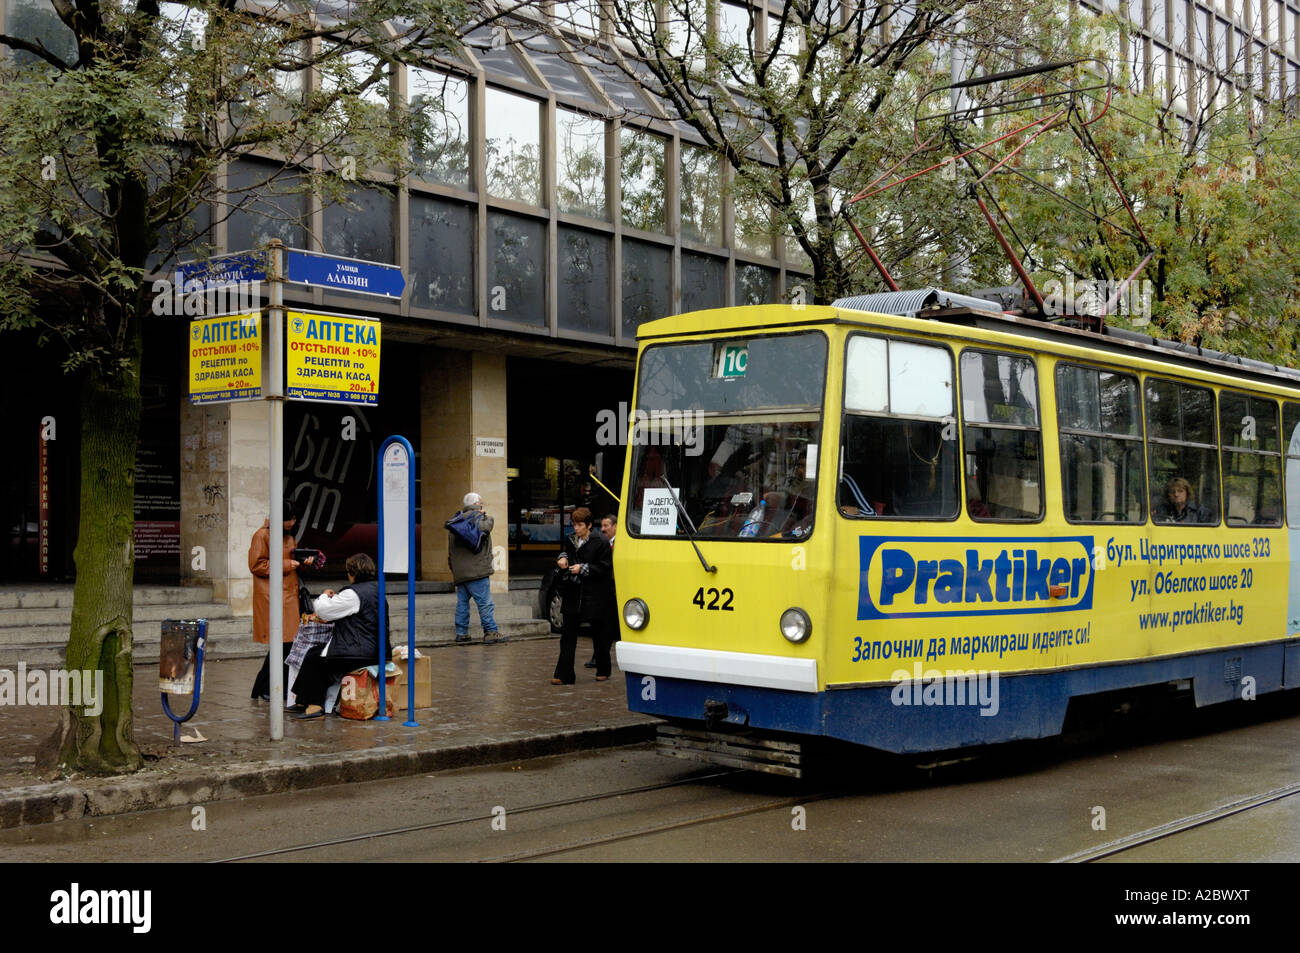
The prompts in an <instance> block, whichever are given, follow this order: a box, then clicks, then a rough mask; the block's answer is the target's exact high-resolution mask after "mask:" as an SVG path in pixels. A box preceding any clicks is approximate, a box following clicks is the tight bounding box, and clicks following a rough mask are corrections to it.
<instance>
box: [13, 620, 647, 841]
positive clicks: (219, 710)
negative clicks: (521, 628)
mask: <svg viewBox="0 0 1300 953" xmlns="http://www.w3.org/2000/svg"><path fill="white" fill-rule="evenodd" d="M584 649H585V642H584V643H580V644H579V646H578V659H579V663H581V662H582V661H585V659H586V658H587V656H585V655H583V654H582V653H583V650H584ZM558 651H559V643H558V639H555V638H544V639H535V640H523V641H512V642H506V643H501V644H494V645H484V644H482V643H481V642H474V643H472V644H470V645H458V646H457V645H453V646H446V647H439V648H433V649H426V650H423V654H425V655H428V656H429V657H430V659H431V660H432V661H431V666H430V667H431V670H432V689H433V691H432V696H433V699H432V700H433V707H432V708H427V709H419V710H417V712H416V720H417V721H418V722H419V723H420V726H419V727H418V728H405V727H403V726H402V722H403V721H405V720H406V713H405V712H403V711H398V712H397V713H396V714H395V716H394V718H393V720H392V721H389V722H378V721H351V720H348V719H344V718H338V717H335V716H327V717H325V718H318V719H314V720H310V721H298V720H295V719H294V718H292V717H291V716H289V715H286V716H285V725H284V739H283V740H282V741H279V742H272V741H271V740H270V722H269V713H268V705H267V703H266V702H259V701H253V700H251V699H250V698H249V691H250V689H251V688H252V684H253V677H254V676H255V675H256V674H257V670H258V668H259V667H260V666H261V660H260V659H232V660H228V661H208V662H205V664H204V668H205V673H204V686H203V693H202V698H201V700H200V704H199V710H198V713H197V714H196V715H195V716H194V717H193V718H192V719H190V720H189V721H188V722H185V723H184V724H183V725H182V726H181V734H182V735H186V734H191V735H192V734H193V733H194V729H196V728H197V729H198V731H199V732H200V733H202V735H203V736H204V737H205V738H206V739H207V740H206V741H204V742H200V743H196V744H175V743H173V742H172V722H171V721H170V720H169V719H168V718H167V716H166V715H165V714H164V713H163V710H162V704H161V700H160V696H159V692H158V667H157V664H156V663H141V664H140V665H138V666H137V667H136V673H135V739H136V742H137V744H139V746H140V749H141V751H142V752H143V753H144V755H145V762H146V763H145V767H144V769H143V770H142V771H140V772H138V773H136V774H129V775H117V776H114V777H108V778H98V777H95V778H91V777H78V778H72V779H69V780H62V781H50V780H48V779H43V778H41V777H40V776H39V775H38V773H37V771H36V766H35V752H36V749H37V746H38V745H39V744H40V743H41V742H42V741H44V740H45V739H47V738H48V737H50V735H52V733H53V732H54V731H55V729H56V728H57V727H58V724H59V719H60V715H61V712H62V709H61V708H55V707H30V706H4V707H0V739H3V740H0V828H7V827H18V826H21V825H26V824H38V823H45V822H49V821H61V820H69V819H73V818H78V817H85V816H98V815H106V814H121V813H127V812H130V811H140V810H147V809H150V808H158V807H174V806H178V805H185V804H199V803H203V802H207V801H221V800H230V799H236V798H244V797H252V796H256V795H260V794H276V793H282V792H287V791H297V790H303V789H306V788H313V787H320V786H324V785H330V784H341V783H345V782H349V781H373V780H377V779H380V778H390V777H399V776H403V775H410V774H418V773H424V772H428V771H437V770H443V769H447V768H455V767H465V766H469V765H479V764H494V763H500V762H506V761H515V760H522V759H526V758H537V757H542V756H545V755H552V754H561V753H564V752H569V751H578V750H583V749H586V748H600V747H609V746H614V745H622V744H633V743H637V742H641V741H645V740H649V739H650V738H652V737H653V736H654V724H655V720H654V719H652V718H649V717H646V716H644V715H639V714H634V713H632V712H629V711H628V709H627V694H626V688H625V680H624V678H623V675H622V673H621V672H619V671H618V669H617V667H616V668H615V669H614V674H613V677H612V678H610V680H609V681H607V682H596V681H595V680H594V672H593V671H592V670H591V669H584V668H581V667H580V668H579V669H578V673H579V674H578V683H577V684H576V685H568V686H555V685H551V684H550V679H551V671H552V670H553V668H554V667H555V658H556V655H557V653H558ZM403 693H404V690H403ZM189 701H190V696H188V695H176V696H169V703H170V704H171V706H172V710H173V711H174V712H177V713H184V712H185V711H188V710H189Z"/></svg>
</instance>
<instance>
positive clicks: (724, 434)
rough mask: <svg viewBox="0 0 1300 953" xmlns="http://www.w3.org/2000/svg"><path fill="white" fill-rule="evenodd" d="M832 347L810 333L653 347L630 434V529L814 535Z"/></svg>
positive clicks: (719, 535) (726, 535)
mask: <svg viewBox="0 0 1300 953" xmlns="http://www.w3.org/2000/svg"><path fill="white" fill-rule="evenodd" d="M826 347H827V345H826V337H825V336H824V335H823V334H821V333H817V332H803V333H794V334H781V335H769V336H762V337H759V336H751V337H738V338H735V339H727V340H721V341H707V342H693V343H688V344H662V345H654V346H652V347H648V348H646V350H645V351H644V352H643V353H642V355H641V368H640V376H639V379H638V382H637V395H638V400H637V408H636V412H635V417H634V420H633V421H632V425H633V426H632V434H631V438H630V439H631V440H632V443H633V452H632V474H633V476H632V482H631V498H630V500H629V501H628V513H627V527H628V531H629V532H630V533H632V534H633V535H637V536H676V537H682V538H685V536H686V535H687V533H688V532H689V533H691V534H693V535H695V536H696V537H697V538H701V539H741V540H749V539H786V540H789V539H803V538H806V537H807V536H808V534H809V533H811V532H812V524H813V513H814V512H815V510H816V505H815V504H816V500H817V457H818V451H819V449H820V446H819V444H820V435H821V419H822V411H821V407H822V398H823V395H824V393H825V384H826ZM674 497H676V501H675V500H674ZM677 502H680V504H681V509H680V510H679V509H678V507H677V505H676V503H677ZM682 511H684V516H683V512H682Z"/></svg>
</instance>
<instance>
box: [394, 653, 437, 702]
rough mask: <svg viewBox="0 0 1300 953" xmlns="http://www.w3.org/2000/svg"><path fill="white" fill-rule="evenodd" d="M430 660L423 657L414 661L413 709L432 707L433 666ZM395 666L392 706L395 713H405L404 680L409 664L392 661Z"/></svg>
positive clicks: (405, 693)
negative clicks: (395, 674) (395, 676)
mask: <svg viewBox="0 0 1300 953" xmlns="http://www.w3.org/2000/svg"><path fill="white" fill-rule="evenodd" d="M431 662H432V660H431V659H429V658H428V656H425V657H423V658H418V659H416V660H415V707H416V708H417V709H420V708H432V707H433V666H432V664H431ZM393 664H394V665H396V666H397V687H396V690H395V691H394V692H393V705H394V706H395V708H396V710H397V711H406V696H407V688H406V679H407V674H408V665H409V663H407V662H404V661H402V660H401V659H393Z"/></svg>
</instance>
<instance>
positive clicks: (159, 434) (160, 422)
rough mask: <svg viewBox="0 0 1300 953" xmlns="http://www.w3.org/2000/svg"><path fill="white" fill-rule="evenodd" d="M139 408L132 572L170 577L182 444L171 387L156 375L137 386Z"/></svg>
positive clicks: (177, 545) (174, 569)
mask: <svg viewBox="0 0 1300 953" xmlns="http://www.w3.org/2000/svg"><path fill="white" fill-rule="evenodd" d="M142 392H143V393H142V396H143V398H144V408H143V413H142V414H141V419H140V443H139V446H138V447H137V448H136V454H135V530H134V533H133V540H134V546H135V572H136V576H137V577H143V578H153V579H168V580H172V579H175V578H176V577H177V576H178V574H179V572H180V559H181V448H180V434H179V431H178V428H177V425H176V420H175V417H174V416H173V414H172V413H170V412H169V408H168V406H167V401H168V396H169V394H170V393H171V392H172V391H171V388H168V387H167V386H166V385H165V384H163V383H161V382H160V381H157V380H148V379H146V381H145V382H144V386H143V387H142Z"/></svg>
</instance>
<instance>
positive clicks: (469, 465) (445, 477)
mask: <svg viewBox="0 0 1300 953" xmlns="http://www.w3.org/2000/svg"><path fill="white" fill-rule="evenodd" d="M420 408H421V416H420V513H421V519H422V523H423V527H424V529H423V532H422V533H421V543H420V544H421V547H422V550H421V559H422V564H423V567H424V578H425V579H433V580H438V581H442V582H451V570H450V569H449V568H448V566H447V531H446V530H444V529H443V528H442V524H443V523H444V522H445V521H446V520H448V519H449V518H450V517H451V515H452V514H453V513H455V512H456V511H457V510H459V509H460V505H461V500H462V499H463V498H464V496H465V494H466V493H469V492H470V491H471V490H472V491H473V492H475V493H478V494H480V495H481V496H482V497H483V504H484V506H485V507H486V509H487V512H488V513H489V514H490V515H491V516H492V517H493V518H494V519H495V520H496V527H495V528H494V529H493V531H492V545H493V548H494V550H495V556H494V560H495V569H496V571H495V572H494V573H493V575H492V591H493V592H505V591H506V590H507V589H508V588H509V576H508V572H509V563H508V555H507V553H508V546H507V543H508V541H509V532H510V531H509V527H508V524H509V522H510V513H509V510H508V500H507V496H506V457H505V456H484V455H480V454H482V453H483V452H484V451H483V448H477V451H478V452H476V443H475V438H476V437H477V438H493V439H495V440H499V441H501V443H502V444H504V442H505V438H506V359H505V355H503V354H488V353H482V352H478V351H452V350H446V349H441V348H428V349H426V350H425V351H424V353H423V356H422V358H421V362H420Z"/></svg>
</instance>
